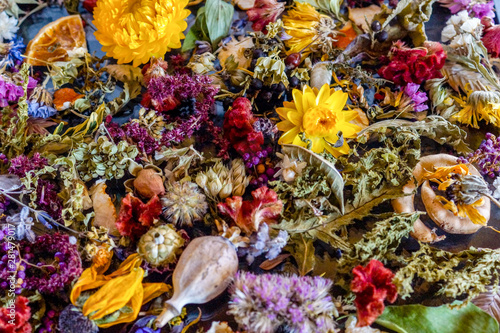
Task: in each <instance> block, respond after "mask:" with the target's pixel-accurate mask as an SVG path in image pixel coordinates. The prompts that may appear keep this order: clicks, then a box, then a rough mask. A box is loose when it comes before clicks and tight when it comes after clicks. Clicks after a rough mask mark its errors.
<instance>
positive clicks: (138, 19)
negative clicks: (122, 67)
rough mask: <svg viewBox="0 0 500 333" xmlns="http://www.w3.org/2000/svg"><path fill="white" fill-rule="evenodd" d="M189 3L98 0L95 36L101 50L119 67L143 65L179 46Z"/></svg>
mask: <svg viewBox="0 0 500 333" xmlns="http://www.w3.org/2000/svg"><path fill="white" fill-rule="evenodd" d="M187 3H188V0H99V1H97V6H96V7H95V9H94V21H93V23H94V25H95V26H96V28H97V31H96V32H95V33H94V35H95V37H96V38H97V40H98V41H99V42H100V43H101V44H102V50H103V51H104V52H106V54H107V55H108V56H110V57H113V58H115V59H117V60H118V63H119V64H122V63H128V62H131V61H133V65H134V66H138V65H140V64H144V63H146V62H148V61H149V59H150V58H151V57H156V58H160V57H163V56H164V55H165V53H166V52H168V51H169V50H170V49H171V48H179V47H181V39H184V34H183V33H182V32H183V31H184V30H185V29H186V28H187V23H186V21H185V19H186V17H188V15H189V14H190V12H189V10H187V9H184V7H186V5H187Z"/></svg>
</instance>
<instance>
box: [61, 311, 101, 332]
mask: <svg viewBox="0 0 500 333" xmlns="http://www.w3.org/2000/svg"><path fill="white" fill-rule="evenodd" d="M59 330H60V331H61V332H64V333H98V332H99V327H97V325H96V324H95V323H94V322H93V321H92V320H90V319H89V318H87V317H86V316H84V315H83V313H82V311H80V309H78V308H77V307H76V306H73V305H71V304H70V305H68V306H67V307H65V308H64V310H62V311H61V313H60V314H59Z"/></svg>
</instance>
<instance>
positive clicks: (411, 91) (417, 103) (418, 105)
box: [405, 82, 429, 112]
mask: <svg viewBox="0 0 500 333" xmlns="http://www.w3.org/2000/svg"><path fill="white" fill-rule="evenodd" d="M419 88H420V85H419V84H416V83H411V82H410V83H408V84H407V85H406V87H405V94H406V95H408V97H410V98H411V100H412V101H413V103H414V105H413V109H414V110H415V112H421V111H424V110H427V109H428V108H429V106H428V105H426V104H425V102H427V100H428V99H429V98H428V97H427V94H426V93H425V92H423V91H418V89H419Z"/></svg>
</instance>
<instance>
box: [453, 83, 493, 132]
mask: <svg viewBox="0 0 500 333" xmlns="http://www.w3.org/2000/svg"><path fill="white" fill-rule="evenodd" d="M453 98H454V99H455V101H456V102H457V103H458V104H459V106H460V107H461V109H460V111H458V112H457V113H455V114H454V115H453V116H452V118H453V119H455V120H457V121H459V122H460V123H462V124H466V125H468V126H472V127H474V128H479V124H478V121H481V120H484V121H485V122H486V123H487V124H489V123H492V124H493V125H495V126H500V92H497V91H481V90H478V91H472V90H467V96H466V97H462V98H457V97H453Z"/></svg>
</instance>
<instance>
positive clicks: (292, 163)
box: [274, 153, 307, 183]
mask: <svg viewBox="0 0 500 333" xmlns="http://www.w3.org/2000/svg"><path fill="white" fill-rule="evenodd" d="M276 156H278V157H279V158H281V162H279V163H278V164H277V165H276V167H277V168H279V171H278V172H277V173H276V174H275V175H274V177H275V178H277V177H281V178H282V179H283V180H284V181H286V182H287V183H292V182H293V181H294V180H295V178H297V177H300V176H301V175H302V170H304V168H305V167H306V166H307V162H300V161H299V160H297V159H292V160H290V157H289V156H288V155H286V154H282V153H276Z"/></svg>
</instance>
